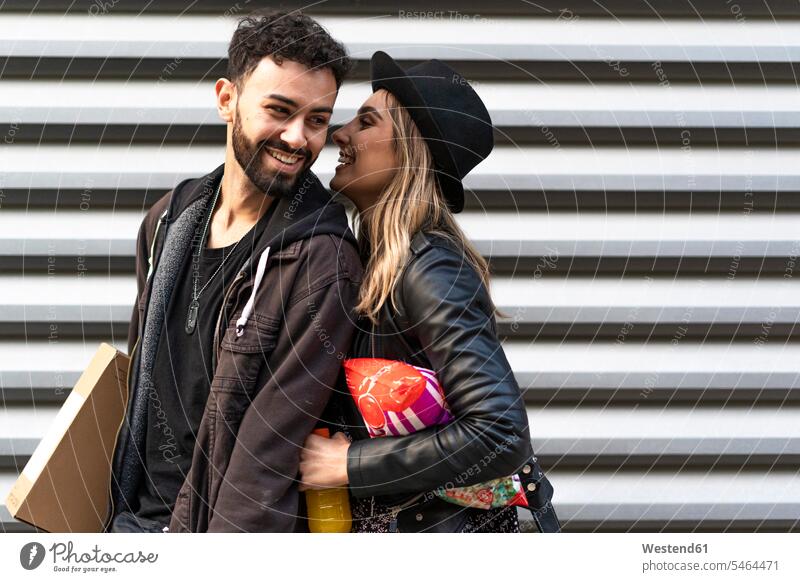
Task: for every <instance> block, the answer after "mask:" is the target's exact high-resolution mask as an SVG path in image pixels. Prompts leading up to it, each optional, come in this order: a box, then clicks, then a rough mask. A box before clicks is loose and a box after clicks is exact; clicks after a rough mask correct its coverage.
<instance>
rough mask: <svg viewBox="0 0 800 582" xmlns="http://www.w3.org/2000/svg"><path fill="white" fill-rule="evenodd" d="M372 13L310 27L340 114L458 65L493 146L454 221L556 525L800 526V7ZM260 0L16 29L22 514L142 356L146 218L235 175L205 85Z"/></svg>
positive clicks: (3, 286) (10, 304) (13, 338)
mask: <svg viewBox="0 0 800 582" xmlns="http://www.w3.org/2000/svg"><path fill="white" fill-rule="evenodd" d="M197 4H199V6H198V5H197ZM290 4H291V3H290ZM359 4H360V3H358V2H357V3H345V2H339V1H330V2H325V3H322V4H319V5H316V6H315V10H316V12H313V14H317V15H319V16H320V19H321V20H322V22H323V24H325V25H326V26H328V28H329V29H330V30H331V31H332V33H333V34H334V35H335V36H337V37H339V38H341V39H342V40H344V41H345V42H346V44H347V45H348V46H349V48H350V49H351V51H352V53H353V55H354V56H355V57H356V58H357V59H358V61H359V66H358V70H357V74H356V77H355V78H354V79H353V80H352V81H351V82H350V83H348V84H347V86H345V87H344V88H343V90H342V92H341V95H340V98H339V103H338V106H337V115H336V117H337V118H338V119H340V120H341V119H345V118H348V117H349V116H351V115H352V114H353V112H354V109H355V108H356V107H357V106H358V104H360V102H361V101H362V99H363V98H364V97H365V96H366V94H367V85H366V84H365V83H364V80H365V79H366V70H367V69H366V63H367V62H368V58H369V55H371V53H372V52H373V51H374V50H376V49H383V50H386V51H387V52H389V53H390V54H392V55H393V56H395V57H396V58H399V59H401V60H404V61H407V62H410V61H413V60H414V59H421V58H428V57H439V58H442V59H445V60H447V61H448V62H450V63H452V64H453V65H454V66H455V67H456V68H457V69H459V70H460V71H462V72H463V74H464V75H465V76H466V77H467V78H468V79H470V80H471V81H472V82H474V84H475V87H476V88H477V90H478V92H479V93H480V94H481V95H482V96H483V97H484V99H485V101H486V103H487V104H488V106H489V108H490V110H491V112H492V115H493V118H494V120H495V122H496V125H497V137H498V139H497V142H498V145H497V147H496V149H495V152H494V153H493V154H492V156H491V158H490V159H489V160H487V161H486V162H485V163H483V164H482V165H481V166H479V167H478V168H477V169H476V171H475V172H474V175H473V176H471V177H470V178H469V180H468V185H469V186H470V187H471V188H472V189H473V190H474V196H472V197H471V199H470V201H469V207H468V209H467V211H465V212H464V214H463V215H461V221H462V224H463V225H465V227H466V228H467V230H468V232H469V233H470V235H471V236H472V237H473V238H474V240H476V241H477V243H478V245H479V247H480V249H481V250H482V251H484V252H485V253H486V254H487V255H488V256H490V257H491V261H492V265H493V267H494V270H495V277H494V294H495V298H496V300H497V302H498V303H499V304H500V305H501V306H502V308H503V310H504V311H505V313H506V314H507V315H508V318H507V319H506V320H504V322H503V325H502V333H503V335H504V338H505V346H506V350H507V353H508V355H509V358H510V360H511V362H512V364H513V366H514V368H515V371H516V372H517V375H518V379H519V381H520V383H521V385H522V386H523V387H524V389H525V395H526V399H527V402H528V404H529V410H530V420H531V427H532V431H533V435H534V445H535V447H536V449H537V451H538V452H539V455H540V457H541V460H542V462H543V464H544V466H545V467H547V468H548V470H549V474H550V477H551V479H552V481H553V483H554V484H555V487H556V499H555V501H556V504H557V508H558V511H559V513H560V515H561V518H562V520H563V521H564V522H565V524H566V529H567V530H570V531H595V530H597V531H619V530H649V531H659V530H684V531H686V530H711V531H719V530H746V531H749V530H773V531H787V530H797V529H798V519H800V476H798V461H800V411H799V410H798V405H799V404H800V377H799V376H798V374H799V373H800V344H798V342H797V336H798V330H797V322H798V316H799V315H800V294H799V293H798V289H799V286H800V281H799V280H798V277H797V276H796V271H797V269H798V268H799V267H798V265H797V256H798V254H800V228H798V227H800V220H799V218H800V217H799V215H798V213H800V164H798V163H797V162H798V159H799V158H798V154H799V153H800V149H799V148H800V139H799V138H800V91H798V87H797V83H796V79H795V66H796V64H798V63H800V21H798V20H797V18H798V17H800V7H798V4H797V2H789V1H775V2H768V3H766V4H765V3H763V2H756V1H752V0H738V1H733V0H730V1H729V0H719V1H713V2H712V1H708V0H697V1H694V2H680V1H678V2H672V1H671V2H666V1H652V2H622V1H614V0H610V1H608V2H605V3H603V4H602V5H601V4H600V3H595V2H589V1H581V0H577V1H576V2H573V3H572V4H571V5H570V6H571V7H570V8H569V9H565V8H563V7H562V5H561V4H560V3H557V2H553V1H550V0H543V1H540V2H539V3H538V5H533V4H532V3H529V2H512V1H501V2H497V3H494V4H492V5H483V4H482V3H478V2H458V3H456V2H444V3H441V2H440V3H439V4H437V5H436V6H433V5H432V4H431V3H425V2H417V1H415V0H411V1H409V2H406V3H404V6H403V7H402V8H398V7H397V6H392V5H390V4H389V3H385V2H384V3H380V2H379V3H370V4H369V5H367V4H366V3H365V5H364V6H362V7H359V6H358V5H359ZM255 5H256V3H255V2H251V3H248V2H245V1H243V0H242V1H240V2H239V3H236V4H227V3H224V2H218V1H211V2H202V3H195V4H191V5H190V3H188V2H185V3H184V2H177V1H174V0H165V1H161V0H159V1H158V2H155V3H152V2H143V1H125V2H123V1H121V0H116V1H114V0H106V1H101V0H97V1H95V2H88V1H83V0H78V1H75V2H67V1H66V0H63V1H62V0H45V1H41V2H38V3H37V9H36V10H35V12H33V13H30V8H29V3H27V2H19V1H16V0H12V1H6V2H5V3H3V5H2V7H0V63H1V64H2V69H0V71H1V72H0V132H2V134H3V141H2V142H0V268H2V274H0V396H2V399H3V404H4V406H3V409H2V411H0V493H2V497H3V498H5V494H6V492H7V491H8V490H9V489H10V487H11V485H12V483H13V481H14V479H15V478H16V475H17V473H18V471H19V470H20V469H21V468H22V466H24V463H25V462H26V460H27V459H28V457H29V455H30V454H31V452H32V451H33V449H34V447H35V445H36V443H37V440H38V439H39V438H40V437H41V435H42V433H43V431H44V430H45V429H46V427H47V425H48V423H49V421H50V420H51V419H52V418H53V417H54V415H55V413H56V411H57V410H58V406H59V403H60V402H62V401H63V400H64V398H65V397H66V395H67V393H68V390H69V387H70V386H71V385H72V383H73V382H74V381H75V380H76V378H77V376H78V374H79V371H80V370H81V369H82V368H83V366H84V365H85V364H86V363H87V362H88V360H89V358H90V357H91V355H92V353H93V352H94V349H95V348H96V346H97V344H98V342H99V341H102V340H109V341H112V342H113V343H114V344H115V345H117V346H119V347H121V348H124V346H125V331H126V328H127V321H128V317H129V315H130V311H131V306H132V303H133V299H134V295H135V281H134V278H133V274H132V268H133V253H134V240H135V236H136V229H137V227H138V224H139V222H140V220H141V217H142V214H143V212H144V211H145V210H146V208H147V207H148V205H149V204H151V203H152V202H153V201H154V200H155V199H157V198H158V197H159V196H160V195H161V194H163V193H164V192H165V191H166V190H168V189H169V188H170V187H171V186H173V185H174V184H175V183H177V182H178V181H179V180H181V179H183V178H184V177H188V176H198V175H201V174H203V173H205V172H207V171H209V170H210V169H212V168H213V167H215V166H216V165H217V164H218V163H219V162H220V161H221V159H222V152H223V147H222V144H223V143H224V126H223V125H222V124H221V122H220V121H219V120H218V118H217V115H216V112H215V109H214V106H213V81H214V80H215V79H216V78H217V77H218V76H221V75H222V74H223V71H224V60H223V59H224V57H225V54H226V47H227V43H228V40H229V38H230V33H231V31H232V27H233V18H232V17H233V16H235V15H237V14H241V13H244V12H246V11H249V10H250V9H251V8H254V7H256V6H255ZM420 11H436V13H431V12H426V13H423V14H420ZM335 158H336V153H335V151H332V150H331V149H328V150H326V151H325V152H324V153H323V155H322V156H321V157H320V160H319V162H318V164H317V166H315V169H316V170H317V172H318V173H319V175H320V176H321V177H322V178H323V181H325V182H327V179H328V178H329V177H330V174H331V170H332V168H333V165H334V160H335ZM0 528H3V529H6V530H8V531H16V530H22V529H25V528H24V527H22V526H21V525H19V524H15V523H13V522H12V521H11V520H10V518H9V516H8V513H7V511H6V510H5V508H0Z"/></svg>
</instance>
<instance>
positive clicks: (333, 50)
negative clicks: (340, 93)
mask: <svg viewBox="0 0 800 582" xmlns="http://www.w3.org/2000/svg"><path fill="white" fill-rule="evenodd" d="M267 56H268V57H272V60H274V61H275V62H276V63H277V64H279V65H280V64H281V63H282V62H283V61H284V60H289V61H294V62H296V63H300V64H301V65H305V66H306V67H308V68H309V69H325V68H327V69H330V70H331V71H332V72H333V76H334V77H335V79H336V88H337V89H338V88H339V87H341V86H342V80H343V79H344V77H345V75H346V74H347V72H348V71H349V70H350V68H351V66H352V62H351V61H350V58H349V57H348V56H347V51H346V50H345V48H344V46H343V45H342V43H340V42H338V41H336V40H334V39H333V38H332V37H331V35H330V34H328V31H327V30H325V29H324V28H322V26H320V24H319V23H318V22H317V21H316V20H314V19H313V18H311V17H309V16H306V15H305V14H301V13H299V12H288V13H287V12H262V13H258V14H252V15H250V16H246V17H244V18H242V19H241V20H240V21H239V25H238V26H237V27H236V31H235V32H234V33H233V38H231V44H230V45H229V46H228V79H229V80H230V81H232V82H233V83H235V84H236V86H237V87H238V88H239V89H241V87H242V83H243V82H244V81H245V79H246V78H247V77H248V76H249V75H250V73H252V72H253V71H254V70H255V68H256V67H257V66H258V63H259V62H260V61H261V59H263V58H264V57H267Z"/></svg>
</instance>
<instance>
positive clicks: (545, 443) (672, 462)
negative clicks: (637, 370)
mask: <svg viewBox="0 0 800 582" xmlns="http://www.w3.org/2000/svg"><path fill="white" fill-rule="evenodd" d="M37 444H38V441H36V440H34V439H0V469H4V470H15V471H21V470H22V468H23V467H24V466H25V464H26V463H27V462H28V460H29V458H30V456H31V455H32V454H33V451H34V450H35V449H36V445H37ZM533 447H534V451H535V452H536V456H537V459H538V460H539V462H540V463H541V464H542V466H543V467H544V468H545V470H547V471H550V470H553V471H560V470H566V469H572V470H585V471H597V470H635V469H636V470H638V469H652V470H659V471H661V470H666V469H671V468H677V469H687V468H693V469H709V470H710V469H714V470H721V469H724V468H734V469H737V468H741V467H743V466H747V467H748V470H753V471H754V470H757V469H764V468H769V469H771V470H777V469H780V468H793V467H796V466H797V464H798V461H800V439H793V438H784V439H781V438H770V439H745V438H704V439H691V438H686V439H682V438H676V439H641V440H624V439H611V438H608V439H599V438H598V439H576V440H573V439H542V438H540V439H536V438H534V439H533Z"/></svg>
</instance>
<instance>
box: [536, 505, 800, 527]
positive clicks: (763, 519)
mask: <svg viewBox="0 0 800 582" xmlns="http://www.w3.org/2000/svg"><path fill="white" fill-rule="evenodd" d="M526 513H527V512H524V511H520V515H521V518H522V520H524V521H523V523H522V524H521V527H524V528H525V529H524V531H536V530H535V529H533V526H532V524H531V523H528V520H529V519H530V518H529V517H528V515H530V514H529V513H528V515H526ZM556 513H557V515H558V517H559V520H560V521H561V522H562V526H563V529H564V531H565V532H595V531H597V532H601V531H606V532H623V531H624V532H634V531H639V532H736V531H738V532H756V531H758V532H768V531H770V532H797V531H800V520H799V519H798V517H797V516H798V515H800V503H779V504H768V503H758V502H748V503H747V504H739V503H696V502H693V501H691V500H687V501H686V502H685V503H673V504H666V503H657V502H655V503H637V504H629V505H625V506H619V505H611V504H603V503H597V504H594V503H593V504H586V505H576V504H566V503H562V504H556Z"/></svg>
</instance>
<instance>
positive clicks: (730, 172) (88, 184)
mask: <svg viewBox="0 0 800 582" xmlns="http://www.w3.org/2000/svg"><path fill="white" fill-rule="evenodd" d="M222 153H223V152H222V150H221V149H220V148H219V147H218V146H207V145H195V146H183V145H181V146H177V145H165V146H162V147H156V146H139V147H128V146H123V145H109V146H105V147H103V148H99V149H98V148H97V147H95V146H88V145H84V144H70V145H68V146H65V145H38V146H31V145H22V144H17V145H13V146H8V145H5V146H0V171H2V172H3V173H4V174H5V182H4V187H5V188H23V189H29V188H34V189H36V188H53V189H55V188H74V189H79V190H84V191H86V190H88V191H91V190H93V189H95V188H97V189H103V188H105V189H116V188H122V189H128V188H157V187H161V188H163V189H164V192H166V191H168V190H169V189H170V188H172V187H174V186H175V185H176V184H177V183H178V182H180V181H181V180H183V179H185V178H192V177H198V176H202V175H204V174H206V173H207V172H209V171H210V170H212V169H213V168H215V167H217V166H218V165H219V164H220V163H221V161H222ZM799 154H800V148H789V147H786V148H780V149H777V150H776V149H774V148H771V149H770V148H751V149H746V150H743V149H739V148H733V147H731V148H718V149H717V148H708V147H695V148H691V149H690V150H688V151H687V150H682V149H681V148H679V147H671V148H656V147H644V146H639V147H628V148H625V147H619V146H604V147H587V146H564V147H560V148H553V147H550V146H547V145H544V146H528V147H521V148H515V147H509V146H502V147H496V148H495V149H494V151H493V152H492V154H491V155H490V156H489V158H487V159H486V160H485V161H484V162H483V163H481V164H480V165H478V166H477V167H476V168H475V170H474V171H473V172H472V173H471V174H470V175H469V176H467V178H466V179H465V185H466V186H467V187H468V188H470V189H478V190H490V189H491V190H497V191H506V192H508V191H515V190H522V191H526V190H529V191H530V190H534V191H541V190H544V191H569V192H574V191H576V190H578V191H579V190H588V191H604V190H606V191H625V190H634V191H635V190H645V191H661V192H663V191H670V190H675V191H694V192H698V191H711V192H720V191H737V192H748V193H750V192H759V191H770V192H798V191H800V173H799V172H798V171H797V169H796V164H794V163H793V162H794V159H795V158H796V157H797V156H798V155H799ZM337 157H338V153H337V150H336V148H333V147H327V148H325V149H324V150H323V151H322V153H321V154H320V157H319V159H318V161H317V163H316V164H315V165H314V171H315V172H316V173H317V175H318V176H319V177H320V179H321V180H322V182H323V183H324V184H327V183H328V182H329V181H330V178H331V175H332V171H333V169H334V167H335V165H336V158H337ZM42 159H47V160H48V164H47V165H46V166H45V167H43V166H42V164H41V163H40V160H42ZM745 202H746V200H745V199H743V200H742V206H744V205H745Z"/></svg>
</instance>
